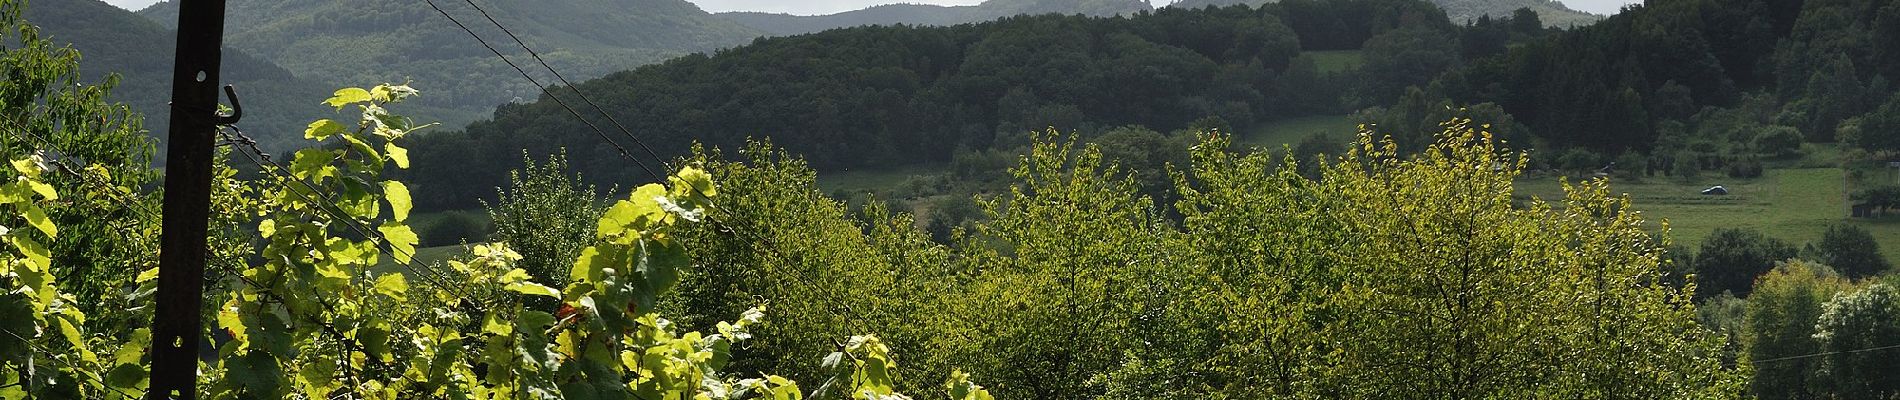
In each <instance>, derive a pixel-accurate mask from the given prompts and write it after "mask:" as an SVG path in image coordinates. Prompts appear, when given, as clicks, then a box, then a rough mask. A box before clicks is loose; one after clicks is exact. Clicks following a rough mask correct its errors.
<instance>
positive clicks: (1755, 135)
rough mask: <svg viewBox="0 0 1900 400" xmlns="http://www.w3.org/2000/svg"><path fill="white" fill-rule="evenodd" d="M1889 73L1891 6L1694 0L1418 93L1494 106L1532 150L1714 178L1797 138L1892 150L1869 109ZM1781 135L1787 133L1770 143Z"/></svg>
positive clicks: (1894, 8)
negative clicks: (1624, 160) (1695, 167)
mask: <svg viewBox="0 0 1900 400" xmlns="http://www.w3.org/2000/svg"><path fill="white" fill-rule="evenodd" d="M1465 45H1466V46H1467V47H1471V46H1473V45H1478V44H1474V43H1466V44H1465ZM1484 46H1493V47H1495V46H1496V45H1495V44H1492V45H1484ZM1894 76H1900V3H1895V2H1887V1H1882V0H1839V1H1809V2H1800V1H1792V0H1696V1H1682V2H1668V3H1661V4H1656V5H1651V6H1646V7H1637V8H1634V9H1632V10H1630V11H1628V12H1625V13H1622V14H1618V15H1617V16H1615V17H1612V18H1610V19H1608V20H1605V21H1603V22H1601V23H1598V24H1596V25H1592V26H1590V27H1586V28H1582V29H1578V30H1575V31H1571V32H1567V33H1565V34H1563V35H1559V36H1555V37H1552V38H1550V39H1548V40H1543V41H1538V42H1533V43H1530V44H1528V45H1524V46H1520V47H1517V48H1514V49H1512V50H1511V51H1510V52H1509V53H1508V54H1506V55H1504V56H1502V57H1494V58H1488V59H1484V60H1481V61H1478V62H1473V63H1471V67H1470V68H1467V69H1464V70H1463V71H1462V72H1461V73H1454V74H1449V75H1446V76H1444V77H1443V78H1442V79H1440V80H1439V81H1438V82H1436V83H1435V84H1434V85H1431V86H1430V87H1428V88H1426V90H1425V91H1424V92H1421V93H1420V95H1422V96H1424V97H1426V98H1430V97H1434V96H1442V97H1449V98H1451V99H1452V100H1454V101H1456V102H1461V103H1477V102H1495V103H1497V104H1500V105H1502V106H1503V107H1504V109H1505V110H1507V111H1509V112H1510V113H1511V114H1512V115H1514V116H1516V117H1517V120H1519V121H1522V122H1523V123H1525V124H1527V125H1529V126H1530V127H1531V129H1532V130H1533V131H1534V132H1536V133H1537V136H1538V137H1539V138H1540V139H1541V140H1543V144H1544V146H1543V147H1549V148H1571V147H1577V148H1586V149H1590V150H1593V151H1597V152H1604V153H1624V152H1635V153H1641V154H1647V155H1648V156H1647V159H1648V160H1649V163H1650V164H1651V165H1653V166H1654V167H1655V168H1656V169H1660V170H1667V169H1671V168H1673V167H1674V165H1677V164H1685V163H1694V164H1700V168H1717V169H1719V168H1722V167H1723V166H1724V165H1725V164H1733V163H1737V162H1742V163H1746V162H1750V160H1751V159H1761V158H1765V157H1767V158H1771V157H1778V156H1785V155H1787V154H1788V153H1786V152H1785V151H1787V150H1789V149H1790V146H1794V147H1799V142H1801V141H1804V140H1805V141H1808V142H1822V143H1831V142H1836V141H1842V142H1845V143H1846V144H1849V145H1853V146H1857V147H1861V148H1864V149H1866V150H1870V151H1880V150H1891V149H1894V147H1887V146H1889V145H1886V144H1885V143H1891V142H1887V141H1886V140H1889V139H1886V138H1891V137H1894V133H1893V132H1895V131H1893V130H1892V128H1891V127H1893V126H1895V125H1891V124H1893V122H1889V121H1892V120H1894V118H1892V117H1889V116H1887V113H1884V112H1880V110H1881V108H1880V107H1883V104H1889V103H1896V102H1900V98H1897V97H1894V91H1895V90H1894V89H1895V87H1894V85H1893V83H1892V82H1891V80H1892V79H1893V78H1891V77H1894ZM1886 107H1900V106H1886ZM1889 109H1894V108H1889ZM1783 131H1794V132H1799V137H1796V138H1792V139H1791V140H1793V142H1794V144H1792V145H1790V144H1780V143H1785V142H1786V141H1787V140H1784V139H1783V138H1782V137H1781V135H1777V134H1775V133H1776V132H1783ZM1776 141H1780V142H1776Z"/></svg>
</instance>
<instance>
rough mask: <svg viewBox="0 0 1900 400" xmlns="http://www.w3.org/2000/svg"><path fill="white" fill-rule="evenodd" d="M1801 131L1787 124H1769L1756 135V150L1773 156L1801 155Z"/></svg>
mask: <svg viewBox="0 0 1900 400" xmlns="http://www.w3.org/2000/svg"><path fill="white" fill-rule="evenodd" d="M1801 143H1803V140H1802V137H1801V131H1800V130H1797V129H1795V128H1792V127H1786V126H1780V125H1775V126H1769V127H1767V128H1763V129H1762V131H1761V133H1758V134H1756V135H1755V140H1754V145H1755V151H1756V152H1757V153H1760V154H1762V155H1765V156H1768V157H1772V158H1788V157H1794V156H1799V155H1801Z"/></svg>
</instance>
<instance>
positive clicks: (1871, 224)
mask: <svg viewBox="0 0 1900 400" xmlns="http://www.w3.org/2000/svg"><path fill="white" fill-rule="evenodd" d="M1557 179H1558V178H1554V177H1538V178H1524V179H1520V180H1519V181H1518V182H1517V191H1518V196H1519V197H1520V198H1531V197H1539V198H1543V199H1546V200H1551V201H1557V200H1561V199H1562V197H1563V190H1562V189H1561V187H1560V186H1559V185H1558V183H1557V182H1558V180H1557ZM1714 185H1723V186H1725V187H1727V188H1728V189H1729V191H1730V193H1731V194H1730V195H1728V196H1703V195H1700V194H1698V193H1699V192H1700V191H1701V190H1702V189H1705V188H1708V187H1709V186H1714ZM1610 189H1611V190H1612V191H1615V192H1619V193H1625V194H1627V195H1629V196H1630V200H1631V201H1633V202H1634V203H1635V207H1636V209H1637V210H1639V211H1642V212H1643V216H1644V217H1647V218H1648V219H1649V220H1650V221H1651V222H1650V224H1651V226H1653V227H1656V228H1660V227H1661V226H1662V221H1664V220H1667V221H1668V222H1669V227H1670V232H1671V233H1672V236H1673V237H1674V238H1675V243H1676V244H1679V245H1682V246H1685V247H1689V248H1695V247H1697V246H1700V245H1701V244H1702V240H1703V239H1704V238H1706V237H1708V236H1709V234H1710V233H1711V232H1714V231H1715V230H1716V229H1717V228H1725V227H1732V228H1746V229H1753V230H1756V231H1760V232H1762V233H1763V234H1765V235H1768V236H1770V237H1774V238H1777V239H1781V240H1783V241H1786V242H1788V244H1790V245H1793V246H1795V247H1797V248H1799V247H1801V246H1802V245H1804V244H1807V243H1810V242H1813V241H1815V240H1818V239H1820V237H1821V233H1822V232H1823V231H1825V230H1827V227H1829V226H1832V225H1834V224H1849V225H1855V226H1859V227H1861V228H1863V229H1866V230H1867V231H1868V232H1869V233H1872V234H1873V235H1874V238H1875V240H1877V241H1879V242H1880V250H1881V253H1882V254H1884V255H1885V256H1886V257H1887V259H1888V260H1900V218H1881V219H1853V218H1848V212H1849V210H1848V199H1847V194H1846V176H1845V175H1844V172H1843V171H1842V170H1841V169H1839V168H1803V169H1771V170H1768V171H1767V173H1766V174H1765V175H1764V176H1763V177H1762V178H1760V179H1752V180H1737V179H1729V178H1726V177H1715V176H1711V177H1705V178H1701V179H1697V180H1694V181H1689V182H1685V181H1682V180H1678V179H1674V178H1654V179H1649V180H1644V181H1642V182H1612V183H1611V184H1610Z"/></svg>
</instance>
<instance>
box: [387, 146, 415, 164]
mask: <svg viewBox="0 0 1900 400" xmlns="http://www.w3.org/2000/svg"><path fill="white" fill-rule="evenodd" d="M383 153H384V154H383V155H386V156H389V161H391V162H395V163H396V168H401V169H409V149H405V148H402V146H397V145H396V144H395V143H383Z"/></svg>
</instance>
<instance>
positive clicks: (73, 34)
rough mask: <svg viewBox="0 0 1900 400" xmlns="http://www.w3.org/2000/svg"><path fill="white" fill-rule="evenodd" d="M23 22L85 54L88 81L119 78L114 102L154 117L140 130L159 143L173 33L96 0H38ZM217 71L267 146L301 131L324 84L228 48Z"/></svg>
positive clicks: (83, 69)
mask: <svg viewBox="0 0 1900 400" xmlns="http://www.w3.org/2000/svg"><path fill="white" fill-rule="evenodd" d="M26 19H27V20H28V21H33V23H35V24H37V25H39V27H40V29H41V34H43V35H45V36H47V38H48V39H50V40H51V41H52V42H53V43H55V44H58V45H70V46H72V47H73V48H74V49H77V50H79V51H80V52H81V53H83V54H85V55H86V62H85V63H83V64H81V67H80V72H81V74H83V76H84V77H85V79H87V80H90V81H93V82H98V81H101V80H103V79H105V77H106V76H107V75H108V74H113V73H117V74H119V75H120V77H121V79H120V80H119V86H118V88H117V89H115V90H113V92H112V93H113V96H114V99H115V100H117V101H120V102H124V103H125V104H126V105H129V106H131V107H132V109H133V110H135V111H138V112H140V113H144V114H145V115H150V116H154V117H155V118H147V119H146V120H145V129H147V130H150V131H151V132H152V134H153V135H154V136H155V137H157V138H159V139H160V140H163V139H164V137H165V134H166V132H167V131H166V129H167V125H168V124H169V122H170V121H169V120H168V119H166V118H165V116H166V115H169V114H168V112H169V111H170V108H169V107H166V104H168V103H169V102H170V101H171V80H172V50H173V48H174V47H175V46H176V39H174V38H173V36H175V35H174V34H173V32H172V31H171V29H168V28H165V27H164V26H161V25H159V24H158V23H155V22H152V21H150V20H147V19H145V18H142V17H140V16H139V15H137V14H133V13H132V12H130V11H126V10H124V9H120V8H118V7H115V6H113V5H110V4H106V3H105V2H103V1H99V0H58V1H40V2H36V3H34V4H33V7H31V8H28V9H27V10H26ZM220 73H221V74H222V76H221V78H222V79H223V81H224V82H226V83H229V84H233V85H237V86H238V90H239V92H238V95H239V96H241V97H242V99H243V101H244V104H245V105H246V106H247V107H246V110H245V115H244V126H245V127H248V128H250V129H251V130H252V131H253V133H256V134H257V139H258V140H260V141H264V142H266V143H268V144H272V145H281V144H287V142H285V141H283V139H284V138H287V137H293V136H295V135H298V134H300V133H301V131H302V129H303V124H304V123H306V122H307V121H306V122H297V121H296V120H299V119H303V118H304V117H305V116H308V115H310V113H313V112H317V111H321V110H322V106H320V105H318V104H317V103H316V101H315V100H318V99H315V97H314V96H313V95H312V94H313V93H316V94H321V93H323V92H324V91H323V89H322V88H323V87H324V86H321V85H314V84H311V83H310V82H309V81H307V80H303V79H300V78H299V77H297V76H295V75H293V74H291V73H290V72H289V71H285V70H284V69H283V68H281V67H278V66H277V65H275V64H271V63H270V62H269V61H265V60H263V59H260V58H257V57H254V56H251V55H250V54H248V53H245V52H244V51H241V50H237V49H227V50H225V52H224V66H223V69H222V70H221V71H220Z"/></svg>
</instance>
